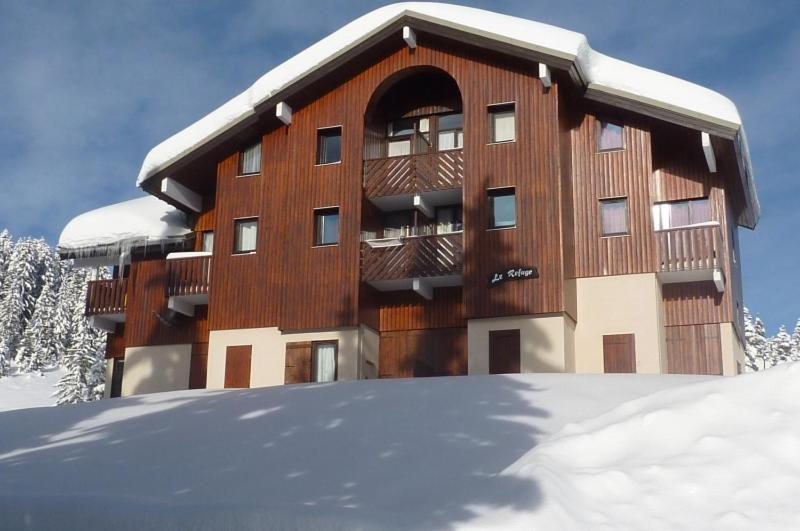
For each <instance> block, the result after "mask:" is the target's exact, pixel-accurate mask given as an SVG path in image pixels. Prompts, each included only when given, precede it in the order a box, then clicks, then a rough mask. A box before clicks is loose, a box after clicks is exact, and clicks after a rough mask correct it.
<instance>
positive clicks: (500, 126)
mask: <svg viewBox="0 0 800 531" xmlns="http://www.w3.org/2000/svg"><path fill="white" fill-rule="evenodd" d="M514 107H515V106H514V104H513V103H501V104H497V105H490V106H489V142H490V143H500V142H513V141H514V140H515V139H516V120H515V116H514V114H515V108H514Z"/></svg>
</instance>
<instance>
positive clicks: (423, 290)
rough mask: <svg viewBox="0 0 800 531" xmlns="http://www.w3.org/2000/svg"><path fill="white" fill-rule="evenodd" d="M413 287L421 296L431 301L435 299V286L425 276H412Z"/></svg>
mask: <svg viewBox="0 0 800 531" xmlns="http://www.w3.org/2000/svg"><path fill="white" fill-rule="evenodd" d="M411 289H412V290H414V292H415V293H416V294H417V295H419V296H420V297H422V298H424V299H427V300H429V301H432V300H433V288H432V287H431V285H430V284H429V283H428V281H427V280H425V279H424V278H412V279H411Z"/></svg>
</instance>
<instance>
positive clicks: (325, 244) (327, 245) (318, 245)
mask: <svg viewBox="0 0 800 531" xmlns="http://www.w3.org/2000/svg"><path fill="white" fill-rule="evenodd" d="M338 246H339V242H336V243H319V244H316V245H312V246H311V248H312V249H324V248H325V247H338Z"/></svg>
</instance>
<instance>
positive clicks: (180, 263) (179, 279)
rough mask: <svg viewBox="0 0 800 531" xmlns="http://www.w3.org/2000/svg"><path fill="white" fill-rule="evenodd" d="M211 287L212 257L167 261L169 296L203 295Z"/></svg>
mask: <svg viewBox="0 0 800 531" xmlns="http://www.w3.org/2000/svg"><path fill="white" fill-rule="evenodd" d="M210 285H211V257H210V256H195V257H192V258H177V259H173V260H167V296H168V297H174V296H181V295H201V294H204V293H208V288H209V286H210Z"/></svg>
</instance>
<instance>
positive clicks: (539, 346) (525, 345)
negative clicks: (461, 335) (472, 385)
mask: <svg viewBox="0 0 800 531" xmlns="http://www.w3.org/2000/svg"><path fill="white" fill-rule="evenodd" d="M513 329H519V337H520V371H521V372H564V371H566V370H567V368H568V367H569V366H570V365H571V364H572V361H571V360H568V357H569V356H571V355H572V353H573V352H574V350H573V345H572V342H573V336H572V323H571V319H570V318H569V317H568V316H565V315H563V314H557V315H542V316H535V317H534V316H529V315H528V316H515V317H495V318H490V319H470V320H469V321H467V342H468V348H469V374H489V332H490V331H492V330H513Z"/></svg>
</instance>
